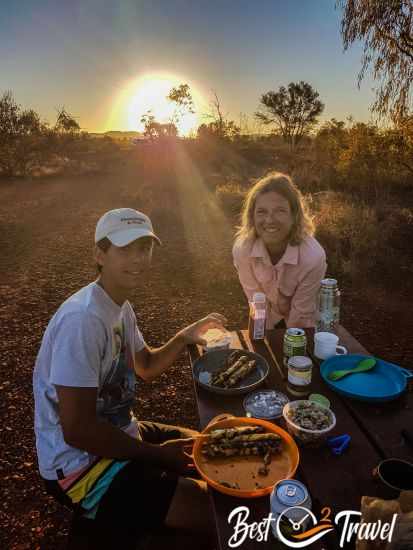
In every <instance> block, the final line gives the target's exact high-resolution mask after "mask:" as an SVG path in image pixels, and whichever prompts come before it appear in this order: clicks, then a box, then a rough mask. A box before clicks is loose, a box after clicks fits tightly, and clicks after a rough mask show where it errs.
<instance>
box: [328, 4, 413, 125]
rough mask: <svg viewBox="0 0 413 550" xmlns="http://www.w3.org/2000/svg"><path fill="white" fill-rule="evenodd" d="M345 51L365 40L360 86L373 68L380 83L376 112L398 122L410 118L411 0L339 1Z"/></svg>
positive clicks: (412, 76)
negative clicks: (355, 43)
mask: <svg viewBox="0 0 413 550" xmlns="http://www.w3.org/2000/svg"><path fill="white" fill-rule="evenodd" d="M337 5H338V6H339V7H340V8H342V9H343V17H342V20H341V35H342V37H343V43H344V50H347V49H348V48H349V47H350V46H351V45H352V44H353V43H354V42H355V41H356V40H364V52H363V58H362V67H361V70H360V72H359V75H358V85H359V87H360V83H361V81H362V79H363V77H364V76H365V74H366V71H367V69H368V68H369V67H372V74H373V78H374V79H375V80H376V81H378V82H379V83H380V84H379V87H378V88H377V89H376V100H375V102H374V104H373V106H372V110H373V112H376V113H377V114H378V115H379V117H384V116H386V115H390V116H391V117H392V118H393V119H394V120H395V121H397V120H398V119H402V118H404V117H406V116H408V113H409V110H410V109H411V93H410V92H411V86H412V82H413V3H412V0H374V1H372V0H338V2H337Z"/></svg>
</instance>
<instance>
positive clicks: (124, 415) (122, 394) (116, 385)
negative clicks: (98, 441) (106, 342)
mask: <svg viewBox="0 0 413 550" xmlns="http://www.w3.org/2000/svg"><path fill="white" fill-rule="evenodd" d="M112 337H113V359H112V365H111V367H110V370H109V372H108V374H107V376H106V378H105V380H104V382H103V387H102V389H101V390H100V392H99V396H98V400H97V412H98V415H99V416H100V417H101V418H104V419H105V420H107V421H109V422H110V423H111V424H114V425H115V426H119V427H123V426H126V425H127V424H129V422H130V419H131V413H130V410H131V407H132V405H133V402H134V400H135V383H136V377H135V370H134V365H133V357H132V353H131V350H130V347H129V346H128V345H127V344H126V334H125V325H124V323H123V320H122V323H121V324H119V325H115V326H114V327H113V332H112Z"/></svg>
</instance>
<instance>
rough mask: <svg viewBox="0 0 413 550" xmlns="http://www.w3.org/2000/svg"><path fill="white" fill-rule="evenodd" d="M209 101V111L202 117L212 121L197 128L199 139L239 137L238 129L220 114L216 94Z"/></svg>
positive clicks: (231, 121) (232, 122)
mask: <svg viewBox="0 0 413 550" xmlns="http://www.w3.org/2000/svg"><path fill="white" fill-rule="evenodd" d="M213 94H214V97H213V99H212V100H211V101H210V104H209V105H210V110H209V112H208V113H207V114H206V115H204V116H205V118H208V119H212V121H211V122H209V123H204V124H201V125H200V126H199V128H198V132H197V134H198V137H199V138H213V139H227V140H228V139H234V138H236V137H238V136H239V135H240V128H239V126H237V124H235V122H234V121H233V120H229V119H228V118H226V115H224V113H223V112H222V107H221V102H220V100H219V98H218V95H217V93H216V92H213Z"/></svg>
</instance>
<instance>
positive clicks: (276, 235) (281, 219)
mask: <svg viewBox="0 0 413 550" xmlns="http://www.w3.org/2000/svg"><path fill="white" fill-rule="evenodd" d="M293 224H294V218H293V214H292V212H291V207H290V203H289V202H288V200H287V199H285V198H284V197H283V196H282V195H279V194H278V193H276V192H275V191H269V192H268V193H261V194H260V195H258V197H257V200H256V202H255V209H254V225H255V230H256V232H257V235H258V237H261V239H262V240H263V241H264V244H265V245H266V246H267V248H269V249H277V248H279V247H280V246H283V245H287V243H288V239H289V237H290V234H291V229H292V227H293Z"/></svg>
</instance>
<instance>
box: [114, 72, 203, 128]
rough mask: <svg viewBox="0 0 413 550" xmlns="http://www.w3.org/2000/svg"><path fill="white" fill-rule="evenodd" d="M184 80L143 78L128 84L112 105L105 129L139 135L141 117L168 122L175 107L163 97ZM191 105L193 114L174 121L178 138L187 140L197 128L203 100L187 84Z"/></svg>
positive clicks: (161, 76) (169, 77) (163, 77)
mask: <svg viewBox="0 0 413 550" xmlns="http://www.w3.org/2000/svg"><path fill="white" fill-rule="evenodd" d="M186 82H187V79H185V78H184V77H182V78H181V77H177V76H173V75H170V74H153V73H152V74H146V75H144V76H141V77H139V78H137V79H135V80H133V81H131V82H129V83H128V84H127V85H126V86H125V88H124V89H123V90H122V92H121V93H120V94H119V96H118V98H117V100H116V101H115V105H114V109H113V111H112V114H111V117H110V120H109V121H108V127H110V128H113V127H117V128H119V129H125V130H135V131H139V132H142V131H143V129H144V125H143V124H142V122H141V117H142V116H143V115H144V114H145V113H147V112H148V111H150V113H151V114H152V115H153V116H154V117H155V119H156V121H157V122H161V123H167V122H170V121H171V119H172V117H173V115H174V112H175V110H176V104H174V102H172V101H170V100H169V99H168V98H167V96H168V94H169V93H170V91H171V90H172V88H174V87H175V88H176V87H178V86H179V85H180V84H183V83H186ZM188 84H189V87H190V93H191V95H192V99H193V103H194V110H195V112H194V113H188V112H186V113H183V114H182V116H181V117H180V118H179V120H178V121H177V123H176V125H177V128H178V132H179V135H181V136H187V135H189V134H190V133H191V132H193V131H196V128H197V127H198V126H199V124H200V122H199V112H200V109H202V105H203V100H202V97H201V95H200V93H199V92H198V91H197V90H196V88H195V87H194V86H193V84H191V83H190V82H189V83H188Z"/></svg>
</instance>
